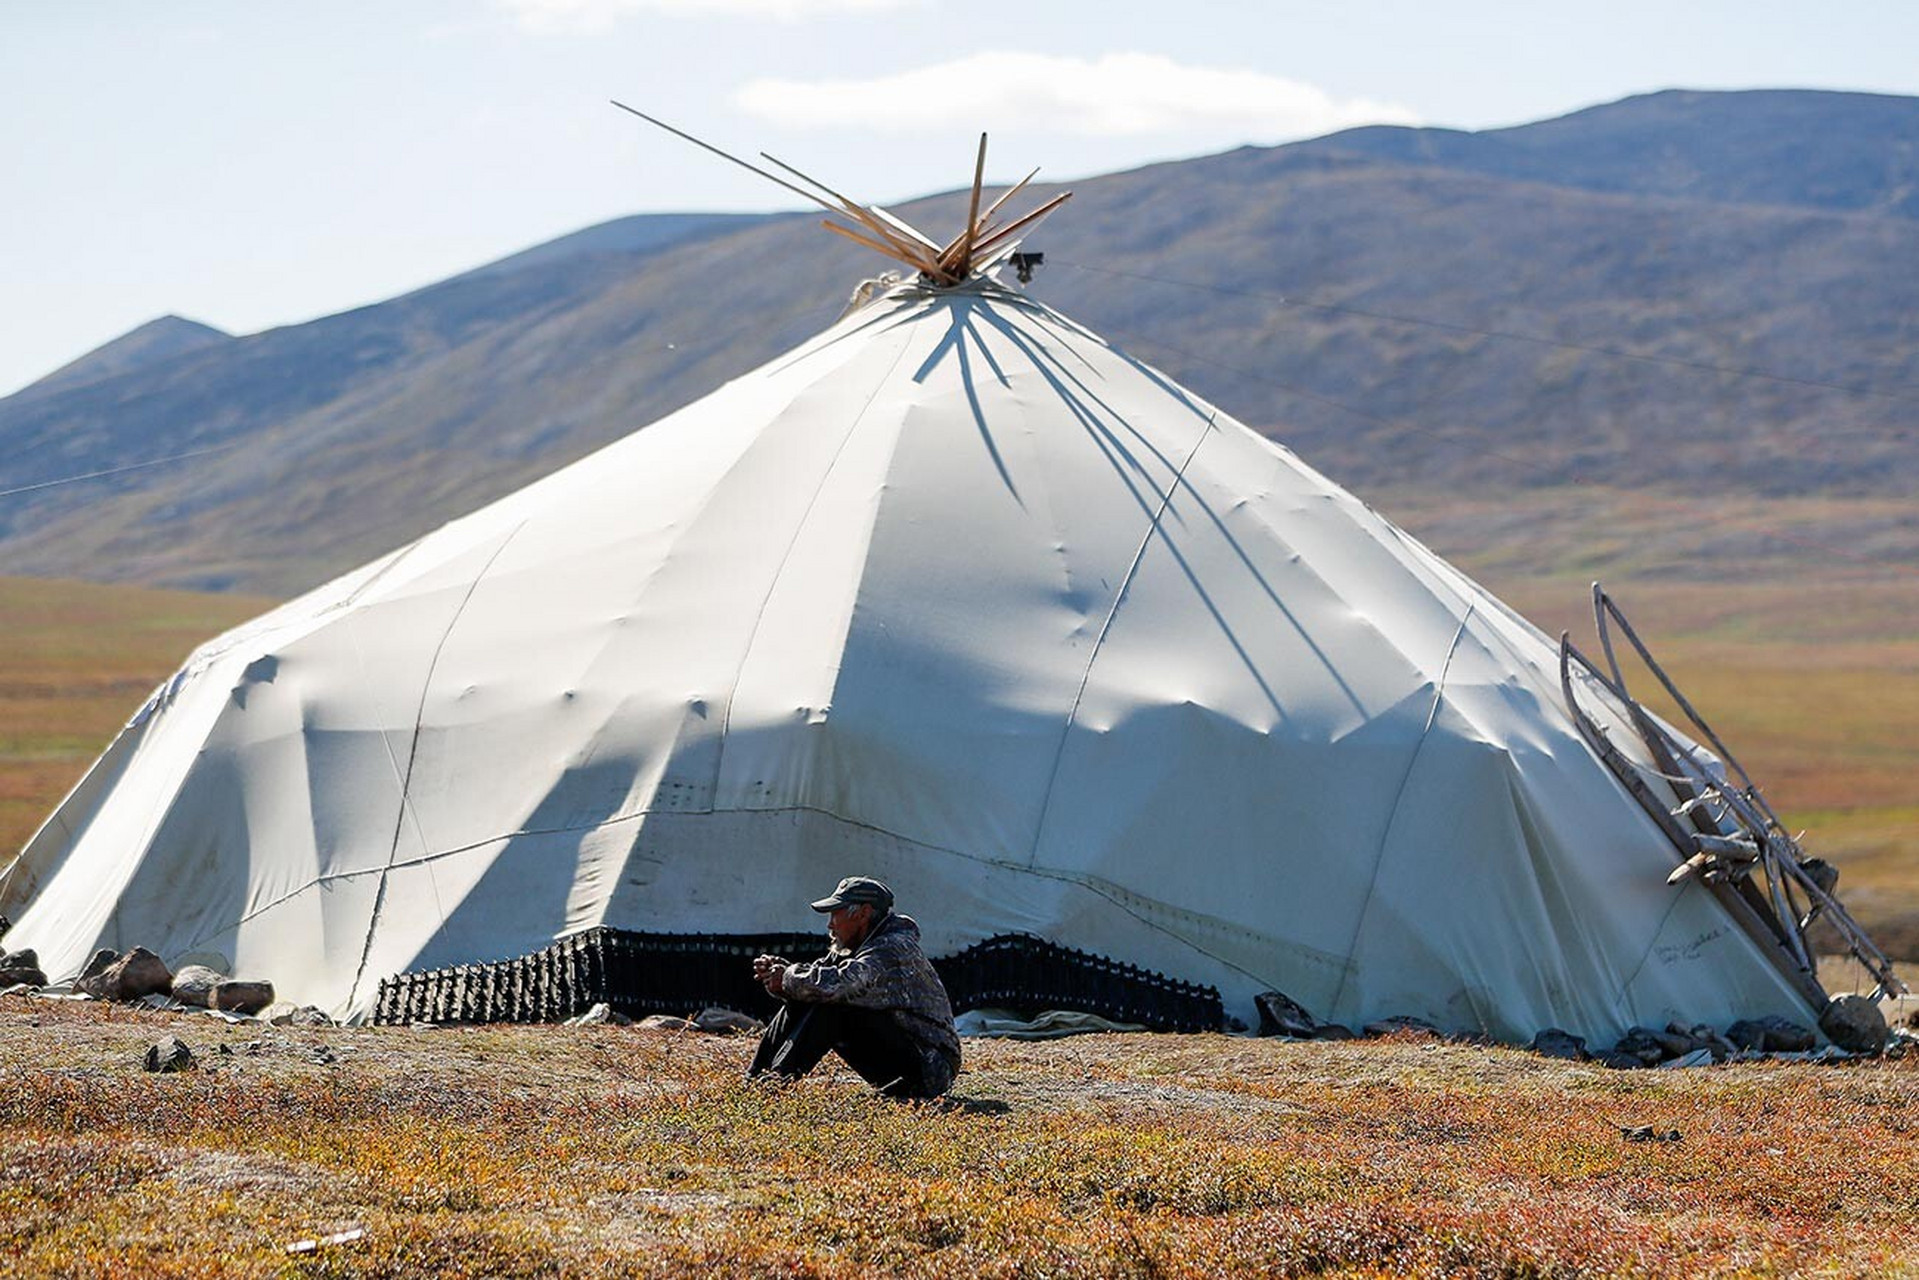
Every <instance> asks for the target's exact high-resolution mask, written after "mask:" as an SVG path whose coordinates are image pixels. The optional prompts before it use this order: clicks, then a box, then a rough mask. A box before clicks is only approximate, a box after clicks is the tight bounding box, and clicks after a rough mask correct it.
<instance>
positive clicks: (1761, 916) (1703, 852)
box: [1559, 582, 1906, 1007]
mask: <svg viewBox="0 0 1919 1280" xmlns="http://www.w3.org/2000/svg"><path fill="white" fill-rule="evenodd" d="M1592 592H1593V621H1594V625H1595V627H1596V628H1597V631H1598V635H1599V642H1600V646H1601V649H1602V651H1603V653H1604V655H1605V660H1606V669H1605V670H1604V671H1602V670H1601V669H1600V668H1599V666H1598V665H1597V664H1595V663H1594V662H1593V661H1592V660H1591V659H1590V658H1588V657H1587V656H1586V655H1585V654H1583V653H1581V652H1580V651H1579V649H1578V647H1577V646H1575V645H1574V644H1573V643H1572V640H1571V638H1570V637H1569V636H1568V635H1567V634H1566V633H1565V632H1561V633H1560V637H1559V679H1560V686H1561V688H1562V690H1563V692H1564V694H1565V700H1566V710H1567V711H1568V712H1569V713H1570V714H1571V716H1572V718H1573V721H1574V723H1575V724H1577V725H1578V727H1579V732H1580V734H1581V735H1582V736H1583V737H1584V738H1585V739H1586V741H1587V742H1588V743H1589V744H1590V745H1591V746H1592V748H1593V750H1594V751H1596V752H1597V753H1598V754H1599V757H1600V758H1601V759H1602V760H1604V761H1605V762H1606V765H1607V767H1608V768H1610V769H1611V770H1612V772H1613V774H1614V775H1615V776H1616V777H1617V778H1618V779H1619V781H1620V783H1621V785H1622V786H1624V787H1625V788H1626V790H1627V791H1628V792H1629V793H1630V794H1631V795H1632V797H1633V798H1634V799H1635V800H1637V801H1638V802H1639V804H1640V806H1641V807H1642V808H1643V809H1645V811H1646V813H1647V816H1649V817H1650V818H1652V820H1653V822H1654V823H1656V824H1657V825H1658V827H1659V829H1660V830H1661V831H1663V832H1664V833H1665V834H1666V837H1667V839H1669V840H1671V841H1672V844H1673V849H1674V851H1675V852H1676V853H1677V855H1678V856H1679V858H1680V862H1679V865H1678V866H1677V867H1675V868H1674V869H1673V872H1672V874H1671V875H1670V876H1668V877H1667V878H1666V883H1667V884H1670V885H1673V886H1675V887H1683V886H1684V884H1685V883H1686V881H1688V880H1690V879H1694V878H1697V879H1698V880H1699V881H1700V882H1701V883H1702V884H1704V885H1705V886H1706V887H1707V888H1708V889H1709V890H1710V891H1711V892H1712V893H1713V895H1714V896H1715V897H1716V898H1717V899H1718V900H1719V902H1720V903H1721V904H1722V905H1723V906H1724V907H1725V908H1726V911H1727V913H1728V914H1729V915H1731V916H1732V918H1733V919H1734V920H1735V921H1736V922H1737V923H1738V924H1739V926H1740V928H1742V929H1743V930H1744V931H1745V932H1746V933H1747V934H1748V935H1749V936H1750V937H1751V938H1752V939H1753V941H1754V942H1756V943H1758V944H1759V947H1760V949H1761V950H1762V951H1764V952H1765V953H1766V954H1767V956H1769V957H1770V958H1771V959H1772V961H1773V963H1774V964H1775V965H1776V966H1777V967H1778V968H1779V971H1780V972H1781V973H1782V974H1784V975H1785V976H1786V978H1787V979H1788V980H1789V981H1791V982H1792V984H1793V985H1794V986H1795V987H1797V988H1798V989H1799V990H1800V991H1801V992H1802V993H1803V994H1804V995H1805V996H1806V998H1807V999H1808V1000H1810V1001H1811V1002H1812V1003H1813V1005H1814V1006H1815V1007H1819V1006H1823V1005H1824V1004H1825V1003H1826V1000H1827V993H1826V990H1825V988H1824V987H1823V986H1821V985H1820V982H1819V977H1818V960H1817V957H1815V956H1814V955H1813V953H1812V949H1811V947H1810V945H1809V944H1808V942H1807V930H1808V929H1809V928H1810V927H1811V926H1812V923H1813V921H1815V920H1818V919H1824V920H1825V921H1826V923H1827V924H1828V925H1829V926H1830V927H1832V928H1833V929H1834V930H1835V931H1836V932H1837V933H1838V934H1839V937H1840V939H1841V940H1842V941H1843V942H1844V943H1845V944H1846V948H1847V950H1848V951H1850V952H1851V954H1852V955H1853V957H1854V958H1856V959H1857V960H1858V961H1859V963H1860V964H1861V965H1863V966H1864V967H1865V969H1866V971H1867V972H1868V973H1870V974H1871V975H1872V977H1873V980H1874V982H1876V983H1877V984H1878V985H1877V987H1876V988H1875V989H1874V990H1873V992H1872V998H1873V999H1874V1000H1879V999H1883V998H1884V997H1886V996H1891V995H1899V994H1902V993H1903V992H1905V990H1906V985H1905V983H1904V982H1902V981H1900V979H1899V977H1898V975H1897V974H1895V973H1894V972H1893V968H1892V962H1891V961H1890V960H1889V959H1888V958H1887V956H1886V954H1885V953H1884V952H1883V951H1881V950H1880V949H1879V948H1878V946H1876V945H1875V944H1874V943H1873V941H1872V939H1871V938H1870V937H1868V936H1867V934H1866V931H1865V930H1864V929H1863V928H1861V927H1860V926H1859V923H1858V922H1857V921H1855V920H1854V919H1853V918H1852V916H1851V914H1850V913H1849V912H1847V910H1846V909H1845V907H1843V906H1842V905H1840V902H1839V899H1838V898H1837V897H1835V896H1834V894H1833V887H1834V885H1835V884H1836V883H1837V880H1838V873H1837V872H1836V871H1834V870H1833V868H1832V867H1831V865H1830V864H1828V863H1826V862H1825V861H1824V860H1822V859H1819V858H1813V857H1808V856H1807V854H1806V853H1805V851H1804V850H1803V849H1801V848H1800V846H1799V843H1798V841H1797V839H1796V838H1794V837H1793V836H1791V835H1789V834H1788V833H1787V831H1786V829H1785V826H1784V825H1783V824H1782V823H1781V822H1780V821H1779V817H1778V815H1777V814H1775V813H1774V812H1773V810H1772V806H1771V805H1770V804H1768V803H1767V802H1766V799H1765V797H1764V796H1763V795H1762V794H1761V792H1760V790H1759V787H1758V786H1757V785H1756V784H1755V783H1754V782H1753V780H1752V778H1751V776H1750V775H1749V774H1747V772H1746V770H1745V769H1744V767H1743V766H1741V765H1740V763H1739V761H1738V759H1737V758H1736V757H1735V756H1734V755H1733V754H1732V752H1731V751H1729V750H1728V749H1727V748H1726V745H1725V743H1724V742H1722V741H1721V740H1720V738H1719V735H1718V734H1716V733H1715V732H1713V729H1712V726H1710V725H1708V724H1707V723H1706V721H1705V719H1704V717H1702V716H1701V715H1700V714H1699V712H1698V711H1697V710H1695V709H1694V707H1693V705H1692V703H1691V702H1689V701H1688V700H1687V699H1686V696H1685V695H1684V694H1683V693H1681V692H1680V691H1679V687H1678V686H1677V685H1676V684H1675V683H1674V682H1673V679H1672V677H1671V676H1670V675H1668V674H1667V673H1666V670H1665V668H1664V667H1662V666H1660V665H1659V663H1658V661H1657V660H1656V659H1654V657H1653V656H1652V653H1651V651H1650V650H1649V649H1648V648H1647V647H1646V644H1645V642H1644V641H1643V640H1641V639H1640V638H1639V633H1638V632H1636V631H1634V630H1633V627H1632V624H1631V623H1630V622H1628V621H1627V620H1626V615H1625V613H1624V612H1623V611H1622V610H1621V609H1620V607H1619V605H1618V603H1617V602H1615V601H1614V600H1613V598H1612V597H1611V596H1610V595H1608V594H1607V593H1606V591H1605V589H1604V588H1603V587H1602V586H1601V585H1600V584H1599V583H1597V582H1595V583H1593V588H1592ZM1615 627H1617V629H1618V631H1619V633H1620V634H1621V635H1623V636H1624V637H1625V638H1626V641H1627V643H1629V644H1630V645H1631V646H1632V648H1633V651H1634V652H1635V653H1637V654H1638V656H1639V660H1640V661H1641V662H1642V663H1643V664H1644V665H1645V667H1646V669H1647V670H1648V671H1650V672H1652V674H1653V676H1654V677H1655V678H1656V679H1657V680H1658V681H1659V683H1660V685H1661V686H1662V687H1663V688H1664V689H1665V691H1666V693H1667V695H1668V696H1670V697H1671V698H1672V700H1673V703H1674V704H1675V705H1676V706H1677V707H1678V708H1679V710H1680V711H1681V712H1682V713H1683V714H1684V715H1685V716H1686V718H1687V719H1688V720H1689V721H1690V722H1691V723H1692V725H1693V727H1694V728H1695V729H1697V730H1698V731H1699V735H1700V736H1701V737H1702V738H1704V739H1705V740H1706V742H1707V743H1708V744H1710V746H1711V748H1712V750H1713V751H1714V752H1716V753H1717V758H1716V759H1715V758H1714V757H1712V756H1710V755H1708V754H1707V753H1706V752H1705V751H1704V750H1703V749H1702V748H1700V747H1699V746H1697V745H1695V744H1692V743H1688V742H1686V741H1685V740H1684V739H1682V738H1680V737H1679V736H1678V735H1677V734H1675V733H1674V732H1672V730H1671V729H1669V728H1668V727H1667V726H1666V725H1665V723H1664V722H1662V721H1661V720H1660V719H1659V718H1658V717H1656V716H1655V715H1653V714H1652V713H1651V712H1650V711H1648V710H1647V709H1646V708H1645V706H1644V705H1643V704H1641V703H1640V702H1639V700H1638V699H1636V698H1635V697H1633V695H1632V694H1631V693H1630V692H1629V691H1628V690H1627V687H1626V677H1625V673H1624V672H1623V670H1622V669H1621V668H1620V665H1619V657H1618V654H1617V653H1616V652H1615V650H1614V647H1613V630H1614V628H1615ZM1575 673H1577V675H1578V676H1579V677H1580V678H1583V679H1585V680H1587V681H1588V682H1589V686H1588V687H1596V688H1597V689H1599V690H1602V691H1603V692H1604V693H1605V694H1606V695H1607V696H1609V697H1610V698H1611V700H1612V701H1613V703H1614V709H1615V710H1616V711H1618V712H1620V713H1622V714H1623V716H1624V718H1625V719H1626V720H1627V721H1628V723H1630V724H1631V725H1632V727H1633V729H1634V730H1635V731H1636V732H1637V734H1638V735H1639V738H1640V741H1641V742H1642V743H1643V744H1644V746H1645V749H1646V751H1647V752H1648V754H1649V756H1650V758H1651V760H1652V762H1653V769H1654V773H1653V777H1656V778H1657V780H1658V781H1660V782H1663V783H1665V784H1666V785H1667V786H1668V787H1669V788H1670V789H1671V791H1672V794H1673V797H1674V799H1675V800H1676V801H1677V803H1676V804H1668V803H1666V801H1665V800H1663V799H1662V798H1661V797H1660V796H1659V795H1657V794H1656V793H1655V792H1654V790H1653V786H1652V780H1651V779H1650V778H1648V776H1647V775H1646V772H1645V770H1643V769H1642V768H1641V767H1639V766H1637V765H1635V764H1634V763H1633V762H1632V761H1631V760H1630V759H1628V758H1627V757H1626V755H1625V754H1624V753H1623V752H1622V751H1621V750H1620V749H1619V747H1618V746H1617V745H1616V744H1615V743H1614V742H1613V741H1612V739H1611V737H1610V736H1609V735H1608V734H1607V732H1606V730H1605V728H1604V727H1603V726H1602V725H1601V724H1600V723H1599V722H1598V720H1597V719H1596V718H1595V717H1594V716H1593V714H1592V713H1591V712H1590V711H1588V710H1587V708H1586V707H1585V706H1584V705H1583V704H1582V703H1581V701H1580V696H1579V694H1578V692H1577V686H1576V683H1575Z"/></svg>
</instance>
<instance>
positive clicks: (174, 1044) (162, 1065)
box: [144, 1036, 193, 1071]
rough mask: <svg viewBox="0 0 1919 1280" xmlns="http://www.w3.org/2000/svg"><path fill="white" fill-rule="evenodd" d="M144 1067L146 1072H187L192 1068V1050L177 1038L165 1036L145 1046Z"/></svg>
mask: <svg viewBox="0 0 1919 1280" xmlns="http://www.w3.org/2000/svg"><path fill="white" fill-rule="evenodd" d="M144 1066H145V1067H146V1069H147V1070H148V1071H189V1070H192V1068H193V1050H191V1049H189V1048H187V1047H186V1045H185V1044H184V1043H182V1042H181V1040H180V1037H178V1036H165V1037H162V1038H161V1039H159V1040H156V1041H154V1042H153V1043H152V1044H150V1045H148V1046H147V1055H146V1060H145V1063H144Z"/></svg>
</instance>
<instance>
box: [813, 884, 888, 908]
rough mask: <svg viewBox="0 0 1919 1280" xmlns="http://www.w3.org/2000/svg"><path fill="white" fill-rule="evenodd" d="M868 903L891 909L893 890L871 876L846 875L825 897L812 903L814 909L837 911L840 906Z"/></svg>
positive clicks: (855, 905)
mask: <svg viewBox="0 0 1919 1280" xmlns="http://www.w3.org/2000/svg"><path fill="white" fill-rule="evenodd" d="M861 905H870V906H875V907H878V908H879V909H880V910H881V911H891V910H892V909H893V891H892V890H891V889H889V888H887V887H886V886H885V885H883V884H881V883H880V882H879V881H877V880H875V879H873V877H871V876H848V877H846V879H844V880H842V881H840V883H839V887H838V888H836V889H834V890H833V892H832V893H831V894H829V895H828V896H827V897H824V898H821V899H820V900H819V901H818V902H815V903H814V904H813V910H815V911H837V910H839V909H840V908H841V907H857V906H861Z"/></svg>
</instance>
